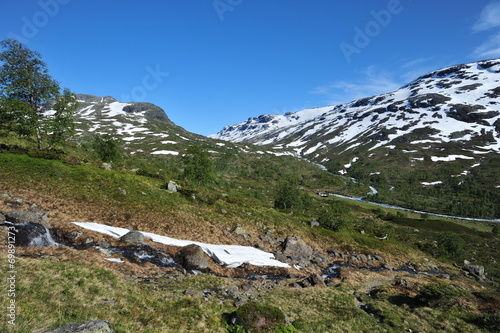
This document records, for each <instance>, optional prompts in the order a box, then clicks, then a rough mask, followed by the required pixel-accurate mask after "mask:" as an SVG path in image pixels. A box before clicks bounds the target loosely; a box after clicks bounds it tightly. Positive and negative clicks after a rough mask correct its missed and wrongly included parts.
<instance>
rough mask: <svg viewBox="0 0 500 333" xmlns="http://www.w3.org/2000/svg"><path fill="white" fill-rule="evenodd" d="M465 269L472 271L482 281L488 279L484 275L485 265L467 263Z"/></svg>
mask: <svg viewBox="0 0 500 333" xmlns="http://www.w3.org/2000/svg"><path fill="white" fill-rule="evenodd" d="M463 270H464V271H466V272H468V273H470V274H471V275H472V276H474V277H475V278H476V279H478V280H480V281H482V280H485V279H486V276H485V275H484V266H480V265H465V266H464V268H463Z"/></svg>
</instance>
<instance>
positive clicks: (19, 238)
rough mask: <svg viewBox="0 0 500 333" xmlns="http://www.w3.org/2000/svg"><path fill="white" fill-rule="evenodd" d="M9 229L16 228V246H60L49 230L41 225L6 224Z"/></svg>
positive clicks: (30, 223)
mask: <svg viewBox="0 0 500 333" xmlns="http://www.w3.org/2000/svg"><path fill="white" fill-rule="evenodd" d="M4 224H6V225H8V226H9V227H14V228H15V230H13V232H14V235H15V245H17V246H57V245H59V244H58V243H57V242H56V241H55V240H54V239H53V238H52V235H51V234H50V231H49V229H47V228H46V227H45V226H43V225H41V224H39V223H32V222H29V223H17V224H16V223H11V222H4ZM11 231H12V230H11Z"/></svg>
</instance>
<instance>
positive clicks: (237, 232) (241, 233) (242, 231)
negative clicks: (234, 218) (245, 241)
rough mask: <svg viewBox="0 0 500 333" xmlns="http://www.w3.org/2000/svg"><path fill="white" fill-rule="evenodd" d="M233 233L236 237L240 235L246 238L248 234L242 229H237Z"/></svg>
mask: <svg viewBox="0 0 500 333" xmlns="http://www.w3.org/2000/svg"><path fill="white" fill-rule="evenodd" d="M233 232H234V233H235V234H236V235H239V236H245V235H246V234H247V232H246V231H245V229H243V228H242V227H236V228H235V229H234V230H233Z"/></svg>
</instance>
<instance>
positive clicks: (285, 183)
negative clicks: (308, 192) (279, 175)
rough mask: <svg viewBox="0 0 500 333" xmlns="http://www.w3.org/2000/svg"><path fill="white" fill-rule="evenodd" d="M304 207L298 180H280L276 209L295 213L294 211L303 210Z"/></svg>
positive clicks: (277, 186)
mask: <svg viewBox="0 0 500 333" xmlns="http://www.w3.org/2000/svg"><path fill="white" fill-rule="evenodd" d="M302 206H303V202H302V196H301V193H300V189H299V186H298V182H297V180H296V179H294V178H286V179H282V180H280V181H279V182H278V184H277V185H276V189H275V196H274V208H277V209H282V210H290V211H292V212H293V210H294V209H301V208H302Z"/></svg>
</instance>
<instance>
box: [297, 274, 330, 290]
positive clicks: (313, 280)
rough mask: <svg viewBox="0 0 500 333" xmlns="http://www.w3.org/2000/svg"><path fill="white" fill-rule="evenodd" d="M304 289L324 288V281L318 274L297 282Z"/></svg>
mask: <svg viewBox="0 0 500 333" xmlns="http://www.w3.org/2000/svg"><path fill="white" fill-rule="evenodd" d="M299 284H300V285H302V286H303V287H304V288H306V287H326V284H325V280H324V279H323V277H321V275H319V274H313V275H311V276H309V277H308V278H307V279H305V280H303V281H301V282H299Z"/></svg>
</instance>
